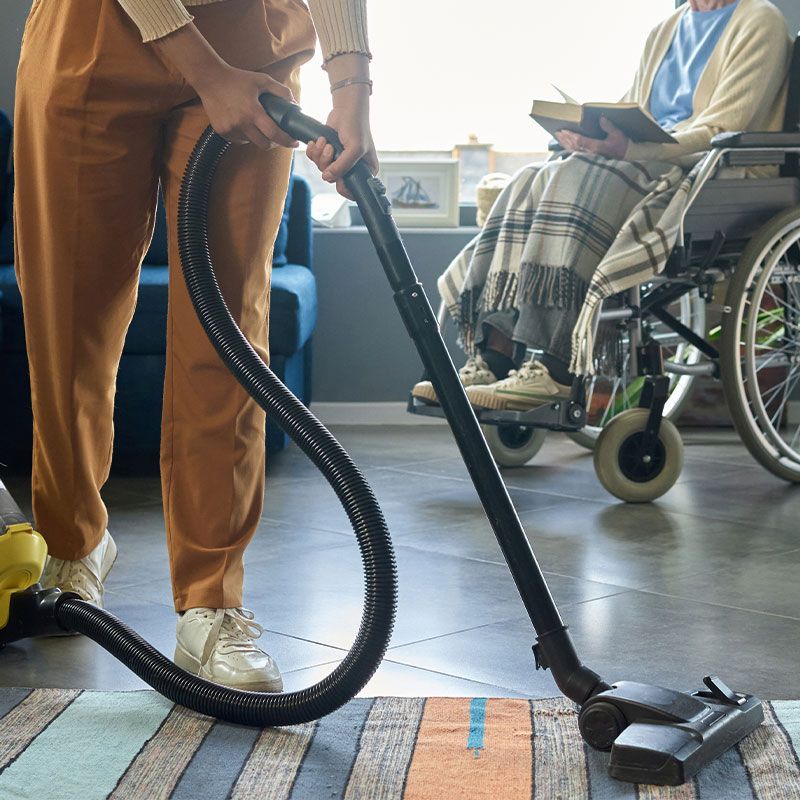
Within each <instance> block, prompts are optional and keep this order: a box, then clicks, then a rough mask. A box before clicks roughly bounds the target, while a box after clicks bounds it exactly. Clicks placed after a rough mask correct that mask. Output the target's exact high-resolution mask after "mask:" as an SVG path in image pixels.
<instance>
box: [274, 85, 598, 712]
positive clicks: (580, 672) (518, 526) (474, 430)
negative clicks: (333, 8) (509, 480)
mask: <svg viewBox="0 0 800 800" xmlns="http://www.w3.org/2000/svg"><path fill="white" fill-rule="evenodd" d="M260 100H261V104H262V105H263V107H264V109H265V111H266V112H267V114H268V115H269V116H270V118H271V119H272V121H273V122H274V123H275V124H276V125H278V127H280V128H281V129H282V130H284V131H285V132H286V133H287V134H289V136H293V137H294V138H295V139H298V140H300V141H306V142H307V141H310V140H313V139H317V138H319V137H320V136H324V137H325V139H326V140H328V142H329V143H330V144H331V145H332V147H333V149H334V153H335V154H336V155H337V156H338V155H341V153H342V152H343V148H342V144H341V142H340V140H339V137H338V136H337V134H336V132H335V131H334V130H333V129H332V128H329V127H328V126H326V125H323V124H322V123H320V122H318V121H316V120H314V119H312V118H311V117H309V116H307V115H306V114H303V112H302V111H301V110H300V108H299V107H298V106H296V105H294V104H293V103H290V102H288V101H286V100H283V99H282V98H279V97H275V96H272V95H262V96H261V98H260ZM344 182H345V185H346V186H347V188H348V190H349V191H350V193H351V194H352V195H353V197H354V198H355V200H356V203H357V204H358V208H359V211H360V212H361V215H362V217H363V219H364V224H365V225H366V227H367V230H368V231H369V235H370V237H371V239H372V242H373V244H374V246H375V249H376V250H377V253H378V258H379V259H380V261H381V264H382V266H383V268H384V271H385V272H386V276H387V278H388V280H389V284H390V285H391V287H392V290H393V291H394V299H395V302H396V303H397V307H398V309H399V311H400V315H401V317H402V319H403V322H404V323H405V325H406V328H407V329H408V332H409V335H410V336H411V339H412V340H413V342H414V344H415V345H416V347H417V350H418V351H419V354H420V358H421V359H422V363H423V364H424V365H425V368H426V370H427V371H428V374H430V375H431V379H432V381H433V384H434V388H435V389H436V395H437V397H438V398H439V400H440V402H441V404H442V407H443V409H444V411H445V414H446V416H447V419H448V422H449V423H450V427H451V429H452V431H453V436H454V437H455V440H456V443H457V444H458V447H459V449H460V451H461V455H462V457H463V459H464V462H465V464H466V466H467V469H468V470H469V472H470V475H471V477H472V481H473V483H474V485H475V488H476V490H477V492H478V495H479V497H480V499H481V502H482V504H483V507H484V509H485V510H486V514H487V516H488V518H489V521H490V523H491V525H492V528H493V530H494V532H495V535H496V537H497V540H498V542H499V544H500V548H501V550H502V551H503V554H504V556H505V558H506V562H507V563H508V566H509V569H510V570H511V574H512V576H513V578H514V581H515V583H516V586H517V590H518V591H519V593H520V596H521V597H522V601H523V603H524V605H525V608H526V610H527V612H528V615H529V616H530V618H531V621H532V623H533V626H534V628H535V629H536V632H537V634H538V637H539V638H538V642H537V644H536V647H535V652H536V661H537V664H538V665H539V666H541V667H549V668H550V669H551V670H552V672H553V677H554V678H555V680H556V683H557V684H558V687H559V688H560V689H561V691H562V692H564V694H566V695H567V697H569V698H571V699H572V700H574V701H575V702H576V703H583V702H584V701H585V700H586V699H587V698H589V697H590V696H591V695H592V694H593V693H595V692H597V691H601V690H603V689H606V688H608V684H607V683H605V682H604V681H603V680H602V678H601V677H600V676H599V675H598V674H597V673H595V672H593V671H592V670H590V669H589V668H588V667H586V666H584V665H583V664H582V663H581V661H580V659H579V658H578V655H577V653H576V652H575V648H574V646H573V644H572V640H571V638H570V635H569V632H568V630H567V627H566V625H565V624H564V622H563V620H562V619H561V616H560V614H559V612H558V608H557V607H556V604H555V601H554V600H553V597H552V595H551V594H550V590H549V588H548V586H547V582H546V581H545V579H544V576H543V575H542V571H541V569H540V568H539V565H538V563H537V562H536V557H535V556H534V554H533V550H532V549H531V546H530V543H529V542H528V539H527V537H526V536H525V531H524V529H523V527H522V523H521V522H520V520H519V517H518V516H517V512H516V510H515V509H514V505H513V503H512V502H511V498H510V497H509V495H508V491H507V489H506V486H505V483H504V482H503V479H502V476H501V475H500V472H499V471H498V469H497V466H496V464H495V462H494V459H493V458H492V455H491V453H490V451H489V448H488V446H487V444H486V440H485V439H484V437H483V434H482V432H481V429H480V425H479V424H478V420H477V418H476V417H475V412H474V411H473V410H472V406H471V405H470V403H469V400H468V399H467V396H466V394H465V393H464V388H463V386H462V385H461V380H460V379H459V377H458V372H457V371H456V368H455V366H454V364H453V361H452V359H451V358H450V354H449V353H448V351H447V347H446V345H445V343H444V341H443V340H442V336H441V334H440V333H439V329H438V326H437V324H436V317H435V315H434V313H433V310H432V309H431V306H430V303H429V302H428V298H427V297H426V295H425V290H424V289H423V287H422V285H421V284H420V282H419V280H418V279H417V276H416V274H415V273H414V269H413V267H412V265H411V261H410V260H409V257H408V254H407V253H406V250H405V247H404V246H403V242H402V239H401V238H400V234H399V232H398V230H397V226H396V225H395V223H394V220H393V219H392V215H391V203H390V202H389V199H388V198H387V197H386V189H385V187H384V186H383V184H382V183H381V182H380V181H379V180H378V179H377V178H375V177H374V176H373V175H372V173H371V171H370V169H369V167H368V166H367V164H366V163H364V162H363V161H359V162H358V163H357V164H356V165H355V166H354V167H353V168H352V169H351V170H350V171H349V172H347V174H346V175H345V176H344Z"/></svg>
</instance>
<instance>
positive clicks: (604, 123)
mask: <svg viewBox="0 0 800 800" xmlns="http://www.w3.org/2000/svg"><path fill="white" fill-rule="evenodd" d="M600 127H601V128H602V129H603V130H604V131H605V132H606V133H607V134H608V136H606V138H605V139H590V138H589V137H588V136H581V134H579V133H574V132H573V131H558V133H556V135H555V136H556V141H557V142H558V143H559V144H560V145H561V146H562V147H563V148H564V149H565V150H567V151H569V152H570V153H595V154H596V155H599V156H605V157H606V158H616V159H619V160H623V159H624V158H625V154H626V153H627V152H628V145H629V144H630V139H629V138H628V137H627V136H626V135H625V134H624V133H623V132H622V131H621V130H620V129H619V128H618V127H617V126H616V125H614V123H613V122H611V120H608V119H606V118H605V117H601V118H600Z"/></svg>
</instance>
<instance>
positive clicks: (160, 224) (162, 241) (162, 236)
mask: <svg viewBox="0 0 800 800" xmlns="http://www.w3.org/2000/svg"><path fill="white" fill-rule="evenodd" d="M293 184H294V180H290V181H289V192H288V194H287V195H286V203H285V204H284V206H283V215H282V216H281V224H280V226H279V227H278V236H277V238H276V239H275V249H274V250H273V253H272V266H273V267H283V266H285V265H286V263H287V261H288V259H287V257H286V246H287V244H288V242H289V211H290V209H291V207H292V185H293ZM144 263H145V264H153V265H157V266H161V265H163V264H166V263H167V217H166V214H165V213H164V198H163V197H162V196H161V193H160V192H159V195H158V209H157V211H156V224H155V228H154V230H153V240H152V241H151V242H150V249H149V250H148V251H147V253H145V256H144Z"/></svg>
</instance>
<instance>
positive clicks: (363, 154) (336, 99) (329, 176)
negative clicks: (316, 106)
mask: <svg viewBox="0 0 800 800" xmlns="http://www.w3.org/2000/svg"><path fill="white" fill-rule="evenodd" d="M325 69H326V71H327V73H328V78H330V82H331V86H332V87H333V92H332V97H333V111H332V112H331V114H330V116H329V117H328V125H329V126H330V127H331V128H333V129H334V130H335V131H336V132H337V133H338V134H339V141H340V142H341V143H342V145H343V146H344V152H343V153H342V155H341V156H339V158H337V159H336V161H334V160H333V147H331V146H330V145H329V144H328V142H327V141H325V139H324V138H322V137H320V138H319V139H317V140H316V141H315V142H308V148H307V150H306V154H307V155H308V157H309V158H310V159H311V160H312V161H313V162H314V163H315V164H316V165H317V166H318V167H319V169H320V170H321V172H322V178H323V180H326V181H328V182H329V183H335V184H336V188H337V190H338V191H339V194H342V195H344V196H345V197H348V198H349V199H351V200H352V199H353V198H352V197H351V196H350V193H349V192H348V191H347V189H346V188H345V185H344V181H343V180H342V178H343V177H344V175H345V174H346V173H347V172H349V171H350V169H352V167H353V166H354V165H355V163H356V162H357V161H358V160H359V159H361V158H363V159H364V161H366V163H367V165H368V166H369V168H370V169H371V170H372V174H373V175H374V174H375V173H376V172H377V171H378V156H377V154H376V153H375V145H374V144H373V142H372V133H371V132H370V129H369V95H370V91H371V87H370V86H368V85H367V84H366V83H364V82H363V81H369V58H368V57H367V56H366V54H364V53H343V54H342V55H338V56H335V57H334V58H332V59H330V61H328V63H327V64H326V65H325ZM351 80H353V81H358V82H357V83H347V82H348V81H351ZM343 82H345V83H346V85H343V86H340V88H336V86H337V84H342V83H343Z"/></svg>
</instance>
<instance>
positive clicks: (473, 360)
mask: <svg viewBox="0 0 800 800" xmlns="http://www.w3.org/2000/svg"><path fill="white" fill-rule="evenodd" d="M491 371H492V370H491V369H490V368H489V365H488V364H487V363H486V362H485V361H484V360H483V357H482V356H481V355H480V354H478V355H474V356H470V357H469V358H468V359H467V363H466V364H464V366H463V367H461V369H460V370H459V371H458V373H459V375H461V377H462V378H471V377H473V376H474V375H477V374H478V373H479V372H491Z"/></svg>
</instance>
